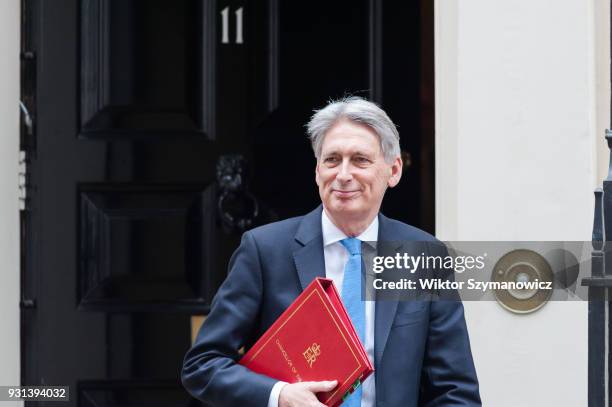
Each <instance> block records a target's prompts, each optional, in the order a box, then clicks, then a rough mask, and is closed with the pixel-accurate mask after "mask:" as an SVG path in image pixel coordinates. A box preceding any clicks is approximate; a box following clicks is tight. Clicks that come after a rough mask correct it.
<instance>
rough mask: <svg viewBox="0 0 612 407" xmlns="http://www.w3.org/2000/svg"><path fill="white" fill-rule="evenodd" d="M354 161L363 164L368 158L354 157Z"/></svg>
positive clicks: (367, 161)
mask: <svg viewBox="0 0 612 407" xmlns="http://www.w3.org/2000/svg"><path fill="white" fill-rule="evenodd" d="M355 161H357V162H358V163H360V164H365V163H369V162H370V160H368V159H367V158H366V157H355Z"/></svg>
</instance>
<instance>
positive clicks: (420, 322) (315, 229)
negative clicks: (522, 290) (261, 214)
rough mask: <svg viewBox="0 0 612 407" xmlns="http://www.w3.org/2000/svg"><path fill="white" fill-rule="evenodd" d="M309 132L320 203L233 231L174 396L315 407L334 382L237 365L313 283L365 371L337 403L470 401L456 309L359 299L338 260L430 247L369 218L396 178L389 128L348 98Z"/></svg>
mask: <svg viewBox="0 0 612 407" xmlns="http://www.w3.org/2000/svg"><path fill="white" fill-rule="evenodd" d="M308 133H309V136H310V139H311V143H312V146H313V149H314V152H315V156H316V158H317V166H316V171H315V173H316V183H317V185H318V187H319V193H320V196H321V201H322V205H321V206H319V207H318V208H317V209H315V210H314V211H313V212H311V213H309V214H307V215H305V216H303V217H298V218H292V219H288V220H285V221H282V222H276V223H272V224H269V225H266V226H262V227H259V228H256V229H253V230H251V231H249V232H246V233H245V234H244V235H243V237H242V242H241V244H240V247H239V248H238V249H237V250H236V252H235V253H234V255H233V256H232V259H231V260H230V266H229V268H230V272H229V275H228V277H227V279H226V280H225V282H224V283H223V284H222V286H221V288H220V289H219V291H218V293H217V295H216V296H215V299H214V300H213V304H212V308H211V311H210V314H209V315H208V317H207V319H206V321H205V322H204V324H203V326H202V328H201V329H200V332H199V334H198V337H197V339H196V341H195V344H194V346H193V347H192V349H190V350H189V352H188V353H187V355H186V357H185V363H184V366H183V372H182V379H183V384H184V386H185V388H186V389H187V390H188V391H189V392H190V393H191V394H192V395H193V396H194V397H196V398H198V399H200V400H202V401H204V402H206V403H207V404H210V405H213V406H251V405H252V406H270V407H276V406H279V407H293V406H296V407H297V406H322V404H321V403H319V401H318V400H317V398H316V393H317V392H321V391H328V390H331V389H332V388H333V387H335V386H336V384H337V383H336V381H324V382H302V383H293V384H288V383H283V382H279V381H278V380H275V379H273V378H271V377H267V376H265V375H261V374H257V373H254V372H252V371H250V370H248V369H247V368H245V367H243V366H241V365H239V364H238V363H237V361H238V360H239V359H240V354H239V349H240V348H241V347H242V346H244V347H245V348H246V349H248V348H250V347H251V346H252V345H253V344H254V342H255V341H256V340H257V339H258V338H259V337H260V336H261V335H262V334H263V333H264V332H265V331H266V329H267V328H268V327H269V326H270V325H271V324H272V323H273V322H274V321H275V320H276V319H277V318H278V316H279V315H280V314H281V313H282V312H283V311H284V310H285V309H286V308H287V307H288V306H289V305H290V304H291V303H292V302H293V300H294V299H295V298H296V297H297V296H298V295H299V294H300V292H301V291H302V290H303V289H304V288H305V287H306V286H307V285H308V284H309V283H310V282H311V281H312V280H313V279H314V278H315V277H317V276H322V277H327V278H331V279H332V280H333V281H334V283H335V284H336V286H337V287H338V288H339V290H340V293H341V297H342V300H343V302H344V304H345V306H346V307H347V309H348V312H349V316H350V317H351V320H352V321H353V323H354V325H355V328H356V331H357V333H358V335H359V336H360V338H361V340H362V343H363V344H364V347H365V349H366V352H367V354H368V356H369V358H370V360H371V362H372V363H373V365H374V368H375V373H374V374H373V375H372V376H370V377H369V378H368V379H367V380H365V381H364V382H363V384H362V386H360V387H359V388H358V390H357V391H355V392H354V394H353V395H351V397H349V399H348V400H347V401H346V402H345V403H344V405H346V406H362V407H372V406H384V407H392V406H398V407H399V406H401V407H411V406H430V407H433V406H479V405H481V403H480V396H479V391H478V381H477V378H476V372H475V369H474V364H473V361H472V356H471V351H470V345H469V339H468V333H467V328H466V325H465V320H464V316H463V306H462V304H461V302H459V301H427V302H423V301H398V300H385V301H362V298H361V296H360V294H361V288H362V287H361V286H360V284H363V281H362V279H361V276H360V274H361V272H362V270H360V269H359V266H358V263H359V262H357V266H355V263H354V262H353V263H351V262H350V261H348V259H349V257H351V256H361V250H362V248H363V250H367V249H369V247H368V245H373V246H372V250H375V248H376V242H390V241H419V242H431V243H435V242H436V240H435V238H434V237H433V236H431V235H429V234H427V233H425V232H423V231H421V230H419V229H416V228H414V227H411V226H408V225H406V224H404V223H401V222H398V221H395V220H392V219H389V218H387V217H385V216H383V215H382V214H380V213H379V209H380V205H381V203H382V199H383V196H384V193H385V191H386V189H387V188H388V187H394V186H395V185H397V183H398V182H399V180H400V177H401V173H402V161H401V159H400V149H399V135H398V133H397V129H396V128H395V125H394V124H393V122H392V121H391V120H390V119H389V117H388V116H387V115H386V113H385V112H384V111H383V110H382V109H380V108H379V107H378V106H376V105H375V104H373V103H371V102H368V101H366V100H364V99H361V98H356V97H350V98H345V99H343V100H340V101H337V102H332V103H330V104H329V105H327V106H326V107H325V108H323V109H321V110H318V111H317V112H315V114H314V115H313V117H312V119H311V121H310V122H309V124H308ZM330 379H333V378H330Z"/></svg>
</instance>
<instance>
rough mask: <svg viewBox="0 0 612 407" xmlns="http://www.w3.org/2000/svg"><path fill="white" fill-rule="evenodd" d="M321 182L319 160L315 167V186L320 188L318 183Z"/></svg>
mask: <svg viewBox="0 0 612 407" xmlns="http://www.w3.org/2000/svg"><path fill="white" fill-rule="evenodd" d="M320 181H321V180H320V179H319V160H317V165H316V166H315V182H316V183H317V186H320V185H321V184H320V183H319V182H320Z"/></svg>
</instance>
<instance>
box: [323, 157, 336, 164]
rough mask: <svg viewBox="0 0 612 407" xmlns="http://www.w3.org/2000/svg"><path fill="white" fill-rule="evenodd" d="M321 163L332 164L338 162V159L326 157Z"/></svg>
mask: <svg viewBox="0 0 612 407" xmlns="http://www.w3.org/2000/svg"><path fill="white" fill-rule="evenodd" d="M323 161H324V162H326V163H330V164H333V163H336V162H338V158H337V157H326V158H325V160H323Z"/></svg>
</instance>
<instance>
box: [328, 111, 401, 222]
mask: <svg viewBox="0 0 612 407" xmlns="http://www.w3.org/2000/svg"><path fill="white" fill-rule="evenodd" d="M401 169H402V162H401V160H400V158H399V157H397V158H396V159H395V160H394V162H393V163H392V164H389V163H387V162H385V159H384V156H383V153H382V150H381V147H380V141H379V138H378V136H377V135H376V133H375V132H374V130H372V129H371V128H370V127H369V126H366V125H364V124H360V123H356V122H352V121H349V120H340V121H338V122H337V123H336V124H334V125H333V126H332V127H331V128H330V129H329V130H328V131H327V133H325V135H324V138H323V145H322V147H321V155H320V157H319V160H318V162H317V168H316V181H317V185H318V186H319V195H320V196H321V201H322V202H323V205H324V206H325V209H326V210H327V212H328V214H329V215H330V216H331V217H332V219H333V220H336V221H337V222H346V221H365V220H368V221H371V220H372V219H373V218H374V216H375V215H376V214H377V213H378V210H379V209H380V204H381V202H382V199H383V195H384V194H385V190H386V189H387V187H388V186H389V187H394V186H395V185H397V183H398V182H399V179H400V177H401Z"/></svg>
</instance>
